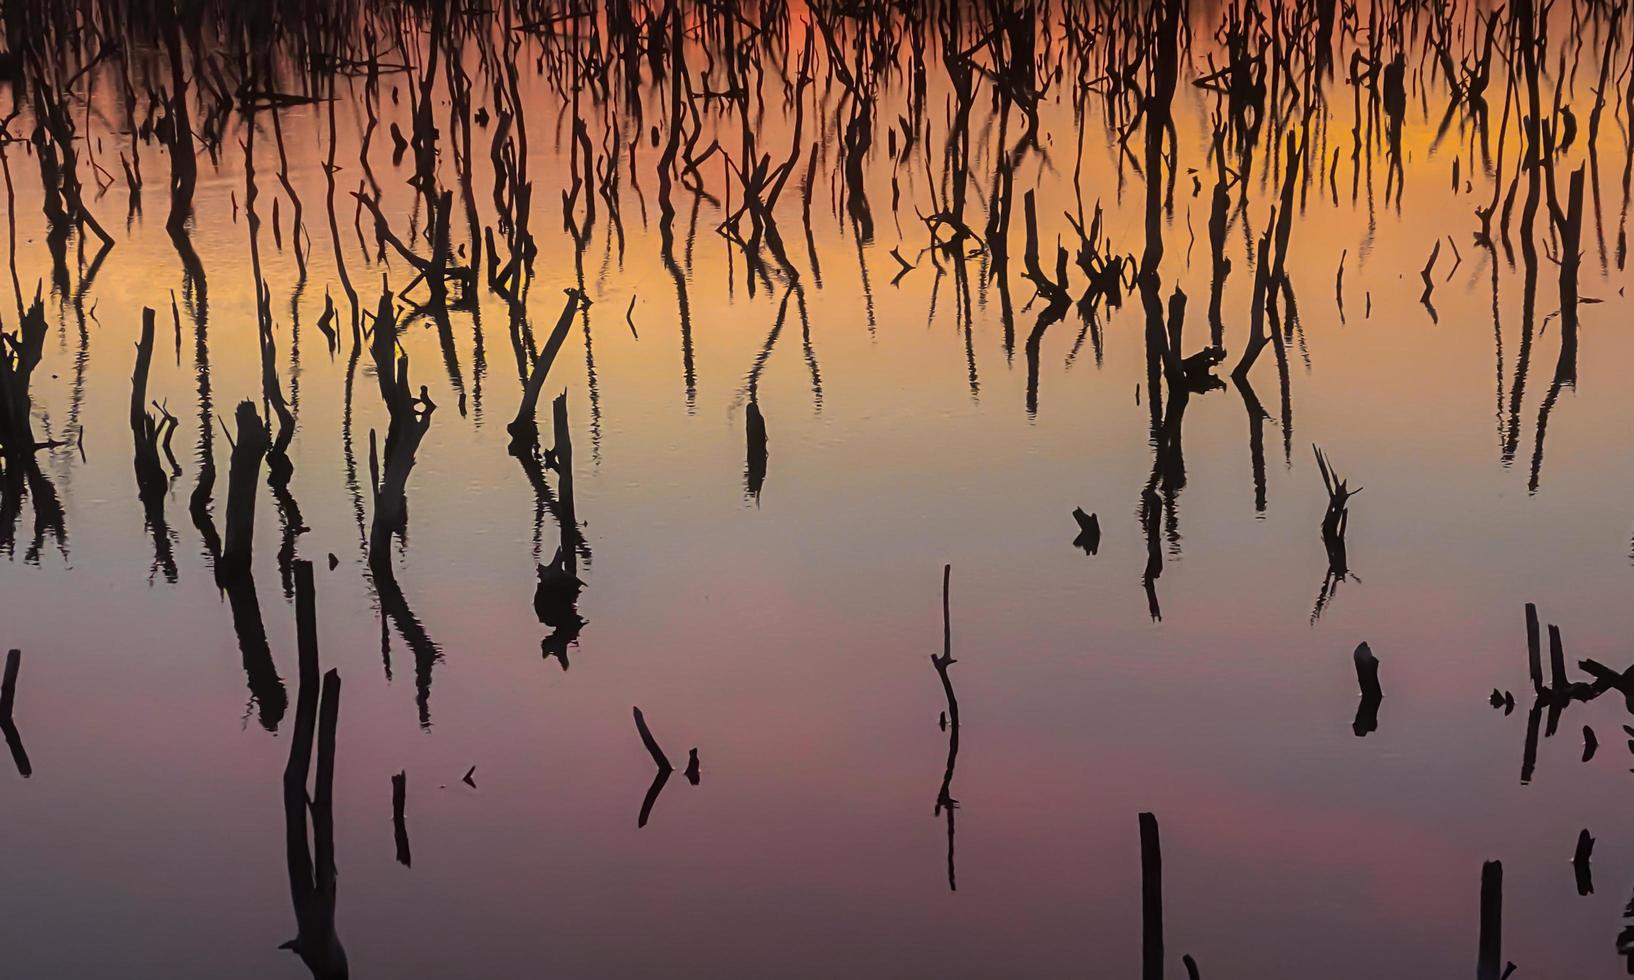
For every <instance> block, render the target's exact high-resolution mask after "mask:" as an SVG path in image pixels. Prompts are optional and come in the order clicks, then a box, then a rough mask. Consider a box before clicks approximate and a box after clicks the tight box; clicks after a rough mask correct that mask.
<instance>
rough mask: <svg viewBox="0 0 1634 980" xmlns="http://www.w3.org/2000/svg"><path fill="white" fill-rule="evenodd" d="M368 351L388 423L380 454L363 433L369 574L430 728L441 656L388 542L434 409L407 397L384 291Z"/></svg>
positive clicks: (398, 529)
mask: <svg viewBox="0 0 1634 980" xmlns="http://www.w3.org/2000/svg"><path fill="white" fill-rule="evenodd" d="M369 351H370V354H371V355H372V357H373V358H374V366H375V377H376V380H377V381H378V382H379V385H380V397H381V399H382V400H383V401H384V402H385V403H386V412H387V415H388V418H389V421H388V424H387V428H386V440H385V447H384V451H383V452H382V450H381V447H380V445H379V443H378V441H377V439H376V436H375V432H374V430H373V429H371V430H369V484H370V487H371V489H372V491H373V500H374V518H373V522H372V523H371V525H370V528H369V571H370V574H371V575H372V577H373V579H374V587H375V592H376V594H377V595H378V597H379V600H380V611H381V613H382V614H384V616H385V617H386V618H387V619H388V620H390V621H391V622H392V623H394V624H395V625H396V626H397V631H398V633H399V634H401V635H402V637H403V642H405V643H407V644H408V646H409V649H410V651H411V652H412V653H413V654H414V679H415V692H416V693H415V703H416V704H417V705H418V708H419V714H420V724H421V725H422V726H426V725H430V723H431V708H430V701H431V668H432V665H433V664H435V663H436V661H437V660H438V659H440V657H441V653H440V652H439V651H438V649H437V646H436V644H434V643H433V642H432V641H431V637H430V636H429V635H427V633H426V631H425V627H424V626H422V625H421V623H420V620H419V619H418V618H417V617H416V616H415V615H414V612H413V610H412V609H411V608H410V607H409V604H408V599H407V597H406V596H404V594H403V590H402V588H401V587H400V586H399V585H398V584H397V574H396V570H395V569H394V568H393V566H392V559H391V545H392V539H393V538H394V537H399V538H400V537H402V536H403V535H404V534H406V533H407V531H408V478H409V473H410V472H411V471H412V470H413V469H414V461H415V460H414V457H415V453H416V452H418V450H419V448H420V441H421V440H422V439H424V438H425V434H426V431H427V430H428V429H430V428H431V414H432V412H434V411H436V409H437V406H436V404H435V403H433V402H432V401H431V398H430V396H429V395H428V394H427V393H426V390H425V388H424V387H423V386H422V387H421V388H420V394H419V395H418V397H416V396H414V395H412V394H410V393H409V392H410V389H409V375H408V371H409V360H408V354H407V353H402V352H401V350H400V348H399V346H398V328H397V319H396V315H395V312H394V310H393V307H392V295H391V293H390V292H385V293H382V294H381V296H380V305H379V307H378V308H377V309H376V312H375V322H374V335H373V337H372V338H371V339H370V344H369ZM382 642H384V638H382Z"/></svg>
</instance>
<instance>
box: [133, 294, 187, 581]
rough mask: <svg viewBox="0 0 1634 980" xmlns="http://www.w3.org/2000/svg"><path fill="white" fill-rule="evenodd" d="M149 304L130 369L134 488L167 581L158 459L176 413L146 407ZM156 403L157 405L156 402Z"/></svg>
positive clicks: (163, 485)
mask: <svg viewBox="0 0 1634 980" xmlns="http://www.w3.org/2000/svg"><path fill="white" fill-rule="evenodd" d="M153 320H154V313H153V308H152V307H147V308H145V309H143V310H142V334H141V338H140V340H139V341H138V342H137V344H136V367H135V369H134V370H133V371H132V372H131V398H130V430H131V441H132V443H133V445H134V447H135V449H134V451H135V461H134V466H135V469H136V492H137V496H138V497H139V498H140V499H141V501H142V511H143V513H144V515H145V517H146V521H147V527H148V531H149V533H151V534H152V535H153V564H154V568H156V569H158V570H160V571H162V572H163V573H164V577H165V580H166V581H169V582H174V581H176V557H175V549H174V548H173V546H172V542H171V536H170V526H169V525H168V524H166V523H165V494H166V493H167V492H168V491H169V489H170V480H169V478H168V477H166V475H165V470H164V464H162V463H161V462H160V461H159V449H160V447H161V446H166V445H168V442H169V439H170V434H171V433H173V432H174V431H175V427H176V417H175V416H173V415H171V414H170V413H169V412H166V411H165V410H164V409H162V408H161V409H159V411H160V413H161V414H160V416H159V417H158V418H154V416H153V415H152V414H150V413H149V412H148V410H147V387H148V367H149V365H150V364H151V362H152V359H153ZM156 407H157V406H156Z"/></svg>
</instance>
